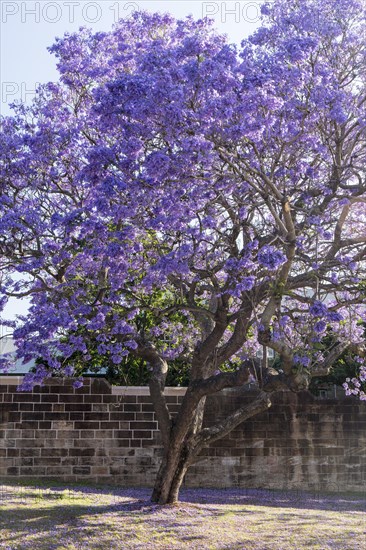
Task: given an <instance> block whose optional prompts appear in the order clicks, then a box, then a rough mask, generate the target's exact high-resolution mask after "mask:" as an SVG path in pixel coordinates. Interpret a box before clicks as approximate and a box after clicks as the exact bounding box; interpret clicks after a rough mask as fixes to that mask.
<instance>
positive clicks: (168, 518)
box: [0, 484, 366, 550]
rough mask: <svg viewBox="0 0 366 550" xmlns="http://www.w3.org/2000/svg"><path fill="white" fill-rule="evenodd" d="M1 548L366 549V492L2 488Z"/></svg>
mask: <svg viewBox="0 0 366 550" xmlns="http://www.w3.org/2000/svg"><path fill="white" fill-rule="evenodd" d="M0 491H1V492H0V526H1V536H0V548H2V549H7V550H13V549H14V550H15V549H16V550H18V549H19V550H21V549H26V548H31V549H32V550H33V549H34V550H41V549H45V550H46V549H47V550H52V549H62V550H75V549H84V548H85V549H88V548H93V549H94V548H95V549H101V550H102V549H103V550H105V549H123V550H124V549H129V548H131V549H139V548H141V549H144V550H146V549H148V550H150V549H152V550H155V549H162V548H164V549H179V550H180V549H184V548H187V549H188V548H189V549H215V550H221V549H222V550H223V549H228V548H229V549H243V550H251V549H255V550H290V549H291V550H292V549H296V550H301V549H305V548H306V549H310V550H327V549H339V550H365V549H366V521H365V505H366V501H365V497H364V495H360V494H359V495H353V496H352V495H343V496H342V495H331V494H325V495H322V496H320V495H315V494H310V493H300V492H284V491H269V490H249V489H242V490H221V491H219V490H204V489H197V490H183V491H182V493H181V503H180V504H179V505H178V506H158V505H153V504H151V503H150V502H149V495H150V491H149V490H148V489H120V488H116V487H95V486H94V487H92V486H76V485H63V486H62V485H59V484H49V485H42V486H41V485H38V486H31V485H24V486H22V485H10V484H3V485H2V486H0Z"/></svg>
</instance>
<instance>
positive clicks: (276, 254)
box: [258, 245, 286, 271]
mask: <svg viewBox="0 0 366 550" xmlns="http://www.w3.org/2000/svg"><path fill="white" fill-rule="evenodd" d="M285 262H286V256H285V254H284V253H283V252H282V251H281V250H278V249H277V248H275V247H274V246H270V245H265V246H263V247H262V248H261V249H260V250H259V251H258V263H259V264H260V265H263V266H264V267H266V268H267V269H268V270H270V271H274V270H276V269H278V268H279V267H280V266H281V265H283V264H284V263H285Z"/></svg>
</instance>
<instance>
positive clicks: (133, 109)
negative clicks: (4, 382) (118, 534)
mask: <svg viewBox="0 0 366 550" xmlns="http://www.w3.org/2000/svg"><path fill="white" fill-rule="evenodd" d="M262 13H263V22H262V23H263V25H262V27H260V28H259V29H258V30H257V31H256V32H255V33H254V35H253V36H252V37H250V38H249V39H248V40H244V41H243V42H242V44H241V47H240V48H239V49H237V48H236V47H235V46H233V45H230V44H228V43H227V40H226V38H225V37H223V36H220V35H218V34H217V33H216V32H215V31H214V30H213V28H212V24H211V23H210V22H207V21H194V20H193V19H192V18H187V19H185V20H184V21H175V20H174V19H173V18H172V17H171V16H168V15H156V14H155V15H151V14H147V13H135V14H134V15H133V17H131V18H130V19H128V20H121V21H120V22H119V23H118V24H117V25H116V26H115V28H114V29H113V30H112V31H111V32H107V33H100V32H99V33H92V32H91V31H90V30H86V29H81V30H80V31H79V32H77V33H75V34H66V35H65V36H64V37H63V38H62V39H57V41H56V43H55V45H54V46H52V47H51V48H50V51H51V52H52V53H53V54H55V55H56V57H57V59H58V70H59V73H60V78H59V81H58V82H57V83H49V84H47V85H44V86H41V87H40V88H39V90H38V93H37V95H36V98H35V100H34V101H33V103H32V105H31V106H28V107H27V106H25V105H20V106H17V107H15V112H14V116H11V117H7V118H3V119H2V134H1V190H2V194H1V198H0V205H1V206H0V208H1V221H0V234H1V236H0V250H1V259H0V262H1V264H0V265H1V272H2V279H1V287H2V292H3V296H4V299H3V302H4V301H5V299H6V297H7V296H31V307H30V310H29V314H28V315H27V316H25V317H24V318H23V319H21V321H22V322H21V323H20V324H19V325H18V326H17V328H16V329H15V331H14V336H15V338H16V342H17V346H18V354H19V356H21V357H24V358H25V359H26V360H27V359H29V358H31V357H37V358H42V360H43V362H44V365H47V366H48V368H51V369H53V371H54V372H55V373H58V374H60V375H66V376H67V375H72V365H70V358H71V357H73V355H74V354H77V356H78V361H80V357H83V360H84V362H85V363H88V361H90V360H91V356H92V353H93V352H95V350H96V351H97V353H98V354H100V355H101V356H105V357H107V358H108V361H111V362H113V363H114V364H116V365H118V364H120V363H121V362H122V361H124V360H125V358H126V356H131V357H137V358H141V359H143V360H145V361H146V363H147V364H148V366H149V368H150V369H151V379H150V392H151V397H152V400H153V402H154V406H155V411H156V415H157V418H158V422H159V429H160V431H161V435H162V442H163V447H164V455H163V459H162V463H161V468H160V471H159V473H158V476H157V479H156V484H155V488H154V491H153V496H152V499H153V501H155V502H160V503H170V502H174V501H175V500H176V499H177V498H178V491H179V487H180V485H181V483H182V480H183V477H184V474H185V472H186V471H187V468H188V467H189V466H190V465H191V464H193V463H194V462H195V461H196V460H197V456H198V454H199V453H200V451H201V450H202V449H203V448H204V447H205V446H207V445H209V444H210V443H212V442H213V441H215V440H217V439H219V438H221V437H223V436H224V435H226V434H227V433H229V432H230V431H231V430H232V429H233V428H235V427H236V426H237V425H238V424H239V423H241V422H243V421H244V420H245V419H247V418H249V417H251V416H253V415H255V414H257V413H259V412H261V411H263V410H265V409H266V408H267V407H269V406H270V404H271V395H272V394H273V393H276V392H282V391H292V392H298V391H300V390H303V389H306V388H307V387H308V384H309V382H310V379H311V378H312V377H314V376H319V375H321V374H327V372H328V371H329V369H330V367H331V365H332V364H333V363H334V361H335V360H336V359H337V358H338V357H339V356H340V355H341V354H342V353H344V352H345V350H347V349H350V348H352V350H353V353H354V355H355V357H356V360H357V362H358V364H359V373H358V375H357V376H356V377H354V378H353V379H352V380H349V381H348V382H345V388H346V390H347V392H348V393H354V394H356V395H359V397H361V398H362V399H365V397H366V396H365V393H364V391H363V383H364V382H365V379H366V369H365V363H364V359H363V355H362V349H361V348H360V345H361V343H362V339H363V325H362V321H364V320H365V317H364V308H363V306H362V292H363V287H364V281H365V278H366V273H365V272H366V265H365V264H366V262H365V256H366V248H365V244H366V235H365V222H366V214H365V202H366V177H365V175H366V171H365V165H366V47H365V32H366V23H365V10H364V5H363V1H362V0H324V1H323V2H321V3H320V2H318V1H317V0H301V1H300V0H275V1H274V2H271V4H268V5H264V7H263V9H262ZM159 292H162V296H163V299H161V300H159V299H156V296H157V295H158V294H157V293H159ZM144 316H147V317H148V318H149V319H150V320H151V319H153V322H149V323H144V322H141V319H143V318H144ZM262 346H264V348H265V349H268V348H271V349H272V350H274V352H275V353H276V357H277V361H276V363H275V365H277V367H276V368H271V369H269V368H267V366H266V364H265V363H264V364H263V365H262V372H259V367H258V363H257V362H256V361H254V360H253V359H254V358H255V356H256V353H257V351H258V349H259V348H260V347H262ZM173 359H174V360H181V361H182V364H184V365H185V368H187V365H188V366H189V369H190V381H189V385H188V388H187V392H186V394H185V397H184V399H183V402H182V405H181V407H180V411H179V412H178V414H177V416H176V417H175V418H172V416H171V414H170V413H169V410H168V407H167V404H166V401H165V398H164V393H163V391H164V385H165V380H166V377H167V373H168V370H169V365H170V362H171V361H172V360H173ZM38 363H39V364H38V367H37V372H36V373H33V374H31V375H28V376H26V377H25V380H24V383H23V389H31V388H32V387H33V385H35V384H39V383H41V382H42V380H43V378H44V377H45V376H46V375H47V373H48V372H49V370H48V369H47V368H46V367H45V366H44V365H43V364H42V361H38ZM250 377H251V378H250ZM253 378H258V393H257V396H256V398H255V399H254V400H253V402H252V403H250V404H249V405H245V406H243V407H241V408H239V409H238V410H236V411H235V412H234V413H233V414H228V415H227V417H226V418H225V419H224V420H222V421H220V422H218V423H217V424H216V425H213V426H211V427H205V428H203V427H202V419H203V413H204V409H205V400H206V397H207V396H208V395H210V394H213V393H216V392H219V391H220V390H222V389H224V388H229V387H237V386H242V385H244V384H246V383H247V382H248V381H249V380H250V379H253ZM81 383H82V382H81V381H79V380H76V385H79V384H81Z"/></svg>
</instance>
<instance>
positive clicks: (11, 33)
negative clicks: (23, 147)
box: [0, 0, 262, 319]
mask: <svg viewBox="0 0 366 550" xmlns="http://www.w3.org/2000/svg"><path fill="white" fill-rule="evenodd" d="M261 3H262V2H260V1H253V0H242V1H234V2H233V1H227V2H208V1H184V0H171V1H168V0H165V1H164V0H162V1H157V0H137V1H131V2H130V1H118V0H99V1H95V2H94V1H89V0H56V1H52V0H37V1H24V0H15V1H14V0H2V1H1V2H0V12H1V13H0V16H1V17H0V84H1V94H0V114H2V115H11V109H10V108H9V103H12V102H13V101H24V102H26V103H29V102H31V101H32V98H33V97H34V91H35V89H36V86H37V84H38V83H44V82H48V81H55V80H57V70H56V63H55V60H54V58H53V56H52V55H51V54H50V53H49V52H48V51H47V47H48V46H50V45H52V44H53V42H54V39H55V37H56V36H62V35H63V34H64V33H65V32H70V31H71V32H73V31H77V29H78V28H79V27H81V26H86V27H91V28H93V29H94V30H95V31H100V30H103V31H107V30H109V29H111V27H112V25H113V24H114V23H115V22H116V21H117V20H118V19H120V18H122V17H128V15H129V14H131V13H132V11H135V10H146V11H149V12H163V13H165V12H169V13H171V14H172V15H174V17H176V18H184V17H185V16H187V15H190V14H191V15H193V17H194V18H196V19H199V18H202V17H210V18H213V19H214V20H215V26H216V27H217V29H219V30H220V31H221V32H222V33H225V34H227V35H228V38H229V41H230V42H235V43H237V44H240V41H241V40H242V39H243V38H245V37H246V36H248V35H249V34H251V33H252V32H253V31H254V30H255V28H256V26H257V25H258V23H259V15H260V5H261ZM27 306H28V302H27V301H26V300H11V301H9V304H8V306H7V308H6V310H5V311H4V313H3V318H7V319H14V318H15V317H16V315H18V314H20V313H21V314H24V313H25V312H26V310H27Z"/></svg>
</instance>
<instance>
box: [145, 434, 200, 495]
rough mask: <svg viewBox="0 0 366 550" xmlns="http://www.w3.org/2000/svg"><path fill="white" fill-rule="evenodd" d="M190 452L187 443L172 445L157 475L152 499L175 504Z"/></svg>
mask: <svg viewBox="0 0 366 550" xmlns="http://www.w3.org/2000/svg"><path fill="white" fill-rule="evenodd" d="M189 458H190V457H189V452H188V450H187V447H186V445H185V443H182V444H181V445H175V446H172V447H171V448H170V449H169V452H168V454H167V456H165V457H164V458H163V460H162V463H161V466H160V468H159V472H158V475H157V477H156V481H155V486H154V490H153V493H152V496H151V501H152V502H156V503H158V504H174V503H175V502H177V501H178V494H179V489H180V487H181V485H182V482H183V479H184V475H185V473H186V471H187V469H188V466H189Z"/></svg>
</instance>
